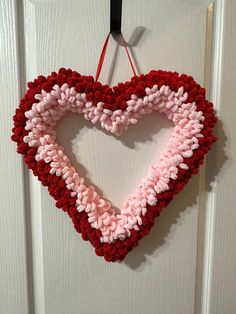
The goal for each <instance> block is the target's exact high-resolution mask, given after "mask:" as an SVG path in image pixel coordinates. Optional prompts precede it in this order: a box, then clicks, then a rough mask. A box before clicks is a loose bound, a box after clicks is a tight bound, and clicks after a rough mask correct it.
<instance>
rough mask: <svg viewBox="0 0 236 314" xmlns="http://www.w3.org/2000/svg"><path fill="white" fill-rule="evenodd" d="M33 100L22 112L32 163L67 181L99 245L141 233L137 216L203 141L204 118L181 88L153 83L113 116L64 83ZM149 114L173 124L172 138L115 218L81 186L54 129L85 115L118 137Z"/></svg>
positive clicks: (91, 190) (91, 189) (92, 191)
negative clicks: (66, 119)
mask: <svg viewBox="0 0 236 314" xmlns="http://www.w3.org/2000/svg"><path fill="white" fill-rule="evenodd" d="M35 98H36V99H38V100H39V102H38V103H34V104H33V105H32V109H31V110H29V111H27V112H26V113H25V116H26V117H27V122H26V128H25V129H26V130H29V134H28V135H27V136H25V137H24V142H26V143H28V144H29V146H31V147H38V150H37V155H36V160H37V161H39V160H44V161H45V162H46V163H50V166H51V171H50V172H51V173H52V174H54V173H55V174H56V175H57V176H61V177H62V178H63V179H64V180H65V182H66V185H67V188H68V189H69V190H70V191H71V196H72V197H73V196H77V201H76V204H77V209H78V211H86V212H87V213H88V217H89V222H90V224H91V226H92V227H93V228H96V229H100V231H101V233H102V236H101V238H100V240H101V241H102V242H114V241H115V240H117V239H121V240H124V239H125V238H126V237H128V236H129V235H130V230H131V229H135V230H139V226H140V225H141V224H142V219H141V215H145V214H146V205H147V204H149V205H155V204H156V203H157V198H156V194H159V193H161V192H163V191H167V190H168V189H169V186H168V184H169V181H170V179H173V180H175V179H177V174H178V168H177V167H180V168H183V169H188V166H187V165H186V164H185V163H184V162H183V161H184V159H183V158H185V157H191V156H192V155H193V150H195V149H197V148H198V146H199V144H198V138H199V137H202V134H201V129H202V128H203V125H202V121H204V119H205V118H204V116H203V113H202V112H201V111H198V112H197V111H196V105H195V103H185V101H186V100H187V98H188V94H187V93H186V92H184V91H183V87H180V88H179V89H178V91H177V92H174V91H172V90H170V88H169V86H161V88H160V89H158V87H157V85H154V86H153V87H152V88H151V89H149V88H146V95H145V96H144V97H143V98H138V97H137V96H136V95H132V96H131V99H130V100H129V101H127V108H126V110H125V111H122V110H116V111H114V112H113V111H111V110H108V109H104V108H103V103H102V102H100V103H98V104H97V106H96V107H95V106H93V103H92V102H91V101H87V100H86V95H85V93H82V94H81V93H77V92H76V91H75V88H74V87H72V88H69V87H68V84H64V85H63V86H62V87H59V86H58V85H55V86H54V87H53V89H52V91H51V92H50V93H46V92H45V91H44V90H42V92H41V94H37V95H36V96H35ZM153 110H157V111H159V112H163V113H165V114H166V116H167V118H168V119H170V120H172V121H173V123H174V125H175V126H174V130H173V134H172V136H171V139H170V141H169V143H168V146H167V150H166V151H165V152H163V153H162V155H161V157H160V159H159V160H158V161H157V163H155V164H154V165H152V166H150V167H149V170H148V173H147V175H146V176H145V177H144V178H143V179H142V181H141V183H140V184H139V186H138V187H137V188H136V189H135V191H134V193H133V194H132V195H131V196H130V197H129V198H128V199H127V200H126V201H125V202H124V205H123V207H122V209H121V212H120V214H116V213H115V210H114V209H113V208H112V206H111V204H110V202H107V201H105V200H104V199H103V198H101V197H100V196H99V194H98V193H97V192H96V191H95V189H94V187H93V186H88V187H87V186H86V185H85V184H84V179H83V178H82V177H80V176H79V174H78V173H77V172H76V170H75V168H74V167H73V166H72V165H71V163H70V160H69V158H68V157H67V156H66V155H65V154H64V152H63V148H62V147H60V146H59V145H58V143H57V142H56V132H55V125H56V123H57V121H58V120H59V119H61V117H63V116H64V115H65V114H66V113H67V112H69V111H70V112H76V113H83V115H84V117H85V119H86V120H90V121H91V122H92V123H93V124H95V123H100V124H101V126H102V127H103V128H105V129H106V130H107V131H110V132H111V133H114V134H116V135H120V134H121V133H122V132H123V131H124V130H125V129H127V127H128V126H129V125H130V124H135V123H137V121H138V119H140V118H141V117H142V116H143V115H145V114H149V113H151V112H152V111H153Z"/></svg>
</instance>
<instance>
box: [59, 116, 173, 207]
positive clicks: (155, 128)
mask: <svg viewBox="0 0 236 314" xmlns="http://www.w3.org/2000/svg"><path fill="white" fill-rule="evenodd" d="M173 127H174V125H173V123H172V122H171V121H170V120H168V119H167V118H166V116H165V115H164V114H158V113H156V112H155V113H153V114H152V115H148V116H145V117H143V119H142V120H140V121H139V123H138V124H136V125H133V126H131V127H130V128H129V129H128V130H126V131H125V132H124V133H122V135H120V136H112V135H111V134H110V133H108V132H106V131H104V130H103V129H101V128H100V127H99V126H94V125H92V124H91V123H90V122H88V121H86V120H84V119H83V118H82V117H81V116H79V115H77V114H72V113H71V114H68V115H66V116H64V117H63V118H62V119H61V120H60V121H59V122H58V124H57V126H56V131H57V142H58V143H59V144H60V146H62V147H63V148H64V150H65V153H66V155H67V156H68V157H69V159H70V160H71V163H72V164H73V165H74V166H75V168H76V170H77V172H78V173H79V174H80V175H81V176H82V177H83V178H85V184H86V185H87V186H89V185H91V184H92V185H94V186H95V188H96V191H97V192H98V193H99V194H100V195H102V196H103V197H104V198H105V199H106V200H109V201H110V202H111V203H112V206H113V208H114V209H115V210H116V212H117V213H119V212H120V208H122V206H123V203H124V201H125V200H126V199H127V198H128V196H129V194H130V192H131V191H134V189H135V188H136V187H137V186H138V184H139V182H141V179H142V178H143V177H144V176H145V174H146V173H147V171H148V166H149V165H152V164H154V163H155V161H156V160H158V159H159V157H160V155H161V152H163V151H164V150H166V147H167V143H168V142H169V139H170V137H171V134H172V132H173Z"/></svg>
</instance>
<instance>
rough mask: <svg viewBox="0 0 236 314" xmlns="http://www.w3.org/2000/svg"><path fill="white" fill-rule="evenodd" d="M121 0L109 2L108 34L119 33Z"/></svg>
mask: <svg viewBox="0 0 236 314" xmlns="http://www.w3.org/2000/svg"><path fill="white" fill-rule="evenodd" d="M121 16H122V0H110V33H111V34H112V35H119V34H120V33H121Z"/></svg>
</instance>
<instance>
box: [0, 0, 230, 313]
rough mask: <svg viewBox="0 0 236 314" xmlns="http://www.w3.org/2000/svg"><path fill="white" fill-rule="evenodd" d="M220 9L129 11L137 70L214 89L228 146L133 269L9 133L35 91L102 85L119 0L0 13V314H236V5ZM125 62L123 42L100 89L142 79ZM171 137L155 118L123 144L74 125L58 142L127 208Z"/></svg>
mask: <svg viewBox="0 0 236 314" xmlns="http://www.w3.org/2000/svg"><path fill="white" fill-rule="evenodd" d="M211 2H212V1H208V0H147V1H143V0H135V1H134V0H133V1H131V0H124V1H123V22H122V29H123V33H124V35H125V37H126V39H127V40H128V41H129V43H130V45H131V46H132V50H133V53H132V57H133V58H135V59H136V66H137V65H138V68H139V71H140V72H141V73H147V72H149V71H150V70H151V69H158V68H160V69H165V70H172V71H174V70H175V71H178V72H180V73H187V74H189V75H192V76H194V77H195V79H196V80H197V81H199V83H200V84H201V85H206V87H207V88H208V96H209V97H210V99H212V101H213V102H214V104H215V108H216V110H217V114H218V117H219V123H218V125H217V128H216V130H215V132H216V133H217V135H218V137H219V139H218V141H217V143H216V144H215V145H214V148H213V149H212V151H211V153H210V154H209V155H208V157H207V161H206V163H205V167H202V169H201V172H200V175H197V176H195V177H194V178H192V179H191V181H190V182H189V184H188V185H187V186H186V187H185V189H184V190H183V191H182V192H181V193H180V194H179V195H178V196H177V197H176V198H175V199H174V201H173V202H172V203H171V204H170V205H169V206H168V208H166V209H165V210H164V212H163V213H162V214H161V216H160V218H159V219H158V220H157V221H156V224H155V226H154V228H153V230H152V232H151V233H150V234H149V235H148V236H147V237H146V238H145V239H143V240H142V241H141V243H140V245H139V246H138V247H137V248H136V249H134V250H133V251H132V252H131V253H130V254H129V255H128V257H127V258H126V259H125V260H124V262H122V263H107V262H105V261H104V260H103V259H102V258H100V257H97V256H96V255H95V254H94V250H93V248H92V247H91V246H90V245H89V244H88V243H87V242H85V241H83V240H82V239H81V236H80V235H79V234H77V233H76V232H75V230H74V228H73V226H72V223H71V221H70V219H69V218H68V216H67V215H65V214H64V212H63V211H62V210H58V209H57V208H56V206H55V202H54V201H53V200H52V198H51V197H50V196H49V194H48V192H47V191H46V189H45V188H43V187H41V185H40V183H39V182H38V181H36V179H35V178H33V177H32V175H31V174H29V173H28V171H27V170H26V168H25V167H24V165H23V162H22V159H21V156H19V155H17V154H16V153H15V150H16V147H15V144H14V143H13V142H11V141H10V135H11V128H12V115H13V114H14V110H15V108H16V107H17V105H18V102H19V99H20V98H21V97H22V96H23V94H24V91H25V88H26V82H27V81H29V80H32V79H34V78H35V77H36V76H37V75H38V74H44V75H47V74H49V73H50V72H51V71H54V70H58V69H59V68H60V67H70V68H72V69H74V70H76V71H78V72H80V73H82V74H84V75H90V74H91V75H94V74H95V71H96V65H97V62H98V58H99V54H100V51H101V48H102V44H103V42H104V39H105V36H106V34H107V32H108V30H109V1H108V0H103V1H95V0H87V1H83V0H80V1H78V0H68V1H60V0H54V1H52V0H25V1H20V0H19V1H17V0H1V1H0V7H1V10H0V12H1V13H0V17H1V24H0V34H1V56H0V72H1V74H0V75H1V86H0V95H1V115H0V119H1V125H0V128H1V219H0V237H1V253H0V282H1V283H0V286H1V293H0V313H2V314H33V313H34V314H65V313H67V314H78V313H79V314H90V313H96V314H105V313H107V314H119V313H125V314H143V313H146V314H154V313H160V314H194V313H195V314H200V313H201V314H234V313H236V241H235V238H236V237H235V236H236V234H235V230H236V228H235V227H236V205H235V204H236V196H235V195H236V193H235V192H236V188H235V177H236V163H235V155H236V138H235V132H236V123H235V121H234V119H236V110H235V98H236V92H235V91H236V88H235V84H236V79H235V72H236V71H235V70H236V67H235V65H236V59H235V56H236V41H235V33H236V18H235V17H236V1H235V0H217V1H214V3H211ZM135 34H136V35H135ZM137 34H138V35H139V34H141V35H142V36H141V38H140V39H139V38H137V37H138V36H137ZM135 37H136V38H135ZM115 52H117V50H116V43H115V41H114V40H111V41H110V44H109V48H108V52H107V58H106V61H105V65H104V69H103V70H102V75H101V81H102V82H104V83H105V82H107V80H110V78H111V74H113V75H112V80H111V84H112V85H114V84H116V83H117V82H118V81H125V80H128V79H129V78H130V75H131V70H130V67H129V65H128V61H127V58H126V56H125V52H124V49H122V48H120V49H119V51H118V55H117V58H116V60H115V57H114V53H115ZM112 60H113V61H115V62H112ZM111 64H113V66H112V69H113V73H111V71H110V73H109V69H111ZM171 130H172V126H171V124H169V123H168V122H166V120H165V119H164V118H163V117H161V116H157V115H155V116H153V115H150V116H149V117H146V118H144V119H143V120H142V121H140V124H138V125H137V126H135V127H133V129H132V130H130V131H128V132H127V134H125V135H124V136H122V137H121V139H117V138H115V137H112V136H107V135H106V134H105V133H104V132H102V131H101V130H98V129H96V128H95V127H93V128H92V127H91V126H90V125H89V124H88V123H84V122H83V121H82V120H81V118H80V117H77V116H74V115H69V116H67V117H65V118H64V119H63V120H62V121H61V122H60V124H59V126H58V133H59V137H58V140H59V142H60V143H61V144H62V145H63V146H65V149H66V152H67V154H68V155H69V156H70V157H71V158H72V160H73V162H74V164H75V166H76V167H78V168H79V167H80V168H79V169H80V171H81V172H82V173H83V174H84V175H85V176H86V177H87V178H89V179H90V180H91V182H93V183H94V184H95V185H96V186H98V187H99V189H100V190H101V191H102V192H103V194H104V195H105V196H106V197H108V198H109V199H110V200H111V201H112V202H113V204H114V205H115V206H117V207H119V206H120V205H121V204H122V200H124V199H125V198H126V197H127V196H128V194H129V191H130V190H131V189H133V188H134V186H135V185H136V184H137V182H139V180H140V178H141V177H142V175H143V174H144V172H145V170H146V167H147V165H148V164H149V163H151V162H152V161H153V158H154V154H159V153H160V151H161V150H162V149H163V147H164V144H165V142H166V140H167V138H168V137H169V136H170V133H171ZM78 131H79V132H78ZM79 164H82V165H83V166H79ZM114 164H115V167H114ZM105 170H106V171H105ZM104 173H106V175H104ZM117 187H118V188H117Z"/></svg>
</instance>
